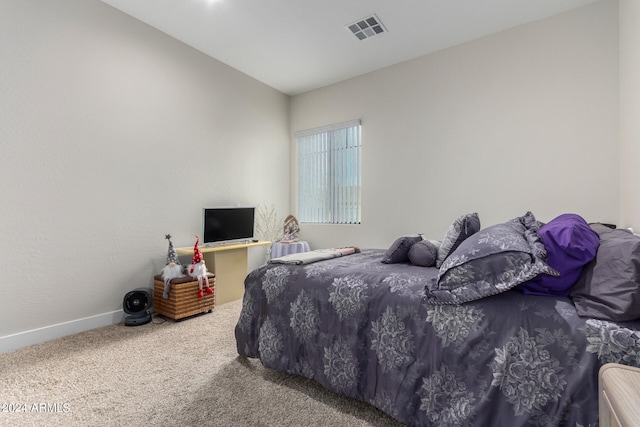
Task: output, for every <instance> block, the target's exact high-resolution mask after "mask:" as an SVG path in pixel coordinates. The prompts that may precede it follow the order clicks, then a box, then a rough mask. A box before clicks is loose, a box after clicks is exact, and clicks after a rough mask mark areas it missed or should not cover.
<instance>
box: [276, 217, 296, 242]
mask: <svg viewBox="0 0 640 427" xmlns="http://www.w3.org/2000/svg"><path fill="white" fill-rule="evenodd" d="M299 232H300V225H299V224H298V220H297V219H296V217H295V216H293V215H289V216H288V217H286V218H285V220H284V230H283V236H282V240H281V242H283V243H291V242H297V241H298V240H299V239H298V233H299Z"/></svg>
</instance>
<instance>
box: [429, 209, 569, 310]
mask: <svg viewBox="0 0 640 427" xmlns="http://www.w3.org/2000/svg"><path fill="white" fill-rule="evenodd" d="M539 227H540V223H539V222H538V221H536V220H535V217H534V216H533V214H532V213H531V212H527V214H525V215H524V216H522V217H518V218H514V219H512V220H511V221H508V222H505V223H503V224H496V225H493V226H491V227H487V228H485V229H484V230H481V231H479V232H478V233H475V234H473V235H472V236H470V237H469V238H467V239H466V240H465V241H464V242H462V243H461V244H460V246H458V248H457V249H456V250H455V251H454V252H453V253H452V254H451V255H449V257H448V258H447V259H446V260H445V262H444V263H443V264H442V267H440V271H439V273H438V277H437V278H436V279H434V280H433V281H432V282H431V283H429V284H427V285H426V286H425V291H426V297H427V301H428V302H430V303H433V304H461V303H465V302H468V301H473V300H477V299H480V298H485V297H488V296H491V295H495V294H498V293H501V292H505V291H507V290H509V289H512V288H514V287H515V286H517V285H519V284H521V283H524V282H526V281H527V280H531V279H532V278H534V277H536V276H537V275H538V274H541V273H546V274H550V275H557V274H558V273H557V272H556V271H555V270H553V269H552V268H551V267H549V266H548V265H547V263H546V262H545V259H546V251H545V249H544V245H543V244H542V241H541V240H540V238H539V237H538V235H537V234H536V231H537V230H538V228H539Z"/></svg>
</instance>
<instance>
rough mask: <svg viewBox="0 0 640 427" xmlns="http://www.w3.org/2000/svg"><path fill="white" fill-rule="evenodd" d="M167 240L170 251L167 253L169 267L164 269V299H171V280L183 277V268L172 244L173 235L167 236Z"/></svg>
mask: <svg viewBox="0 0 640 427" xmlns="http://www.w3.org/2000/svg"><path fill="white" fill-rule="evenodd" d="M164 238H165V239H167V240H168V241H169V251H168V252H167V265H165V266H164V268H163V269H162V278H163V279H164V293H163V294H162V298H164V299H167V298H169V283H170V282H171V279H175V278H178V277H182V266H181V265H180V261H179V260H178V254H177V253H176V250H175V249H174V248H173V243H171V234H166V235H165V236H164Z"/></svg>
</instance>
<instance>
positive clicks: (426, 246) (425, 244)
mask: <svg viewBox="0 0 640 427" xmlns="http://www.w3.org/2000/svg"><path fill="white" fill-rule="evenodd" d="M439 246H440V242H438V241H437V240H421V241H419V242H416V243H414V244H413V245H412V246H411V247H410V248H409V261H411V264H413V265H417V266H420V267H433V266H434V265H436V258H438V247H439Z"/></svg>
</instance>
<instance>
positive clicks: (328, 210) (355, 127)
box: [295, 120, 362, 224]
mask: <svg viewBox="0 0 640 427" xmlns="http://www.w3.org/2000/svg"><path fill="white" fill-rule="evenodd" d="M295 137H296V142H297V144H298V219H299V220H300V222H311V223H325V224H360V209H361V206H360V205H361V203H360V187H361V178H360V148H361V146H362V142H361V138H360V120H352V121H349V122H344V123H338V124H335V125H329V126H323V127H320V128H316V129H309V130H305V131H300V132H296V134H295Z"/></svg>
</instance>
